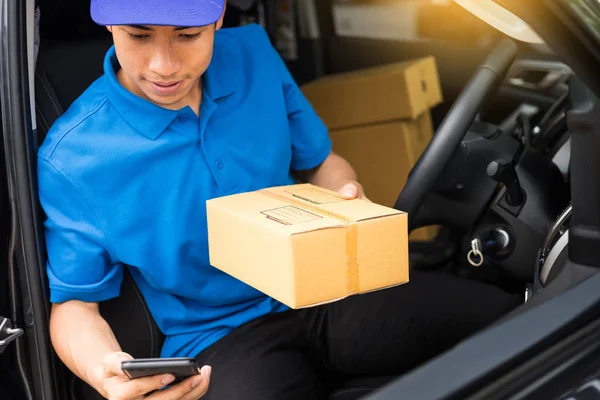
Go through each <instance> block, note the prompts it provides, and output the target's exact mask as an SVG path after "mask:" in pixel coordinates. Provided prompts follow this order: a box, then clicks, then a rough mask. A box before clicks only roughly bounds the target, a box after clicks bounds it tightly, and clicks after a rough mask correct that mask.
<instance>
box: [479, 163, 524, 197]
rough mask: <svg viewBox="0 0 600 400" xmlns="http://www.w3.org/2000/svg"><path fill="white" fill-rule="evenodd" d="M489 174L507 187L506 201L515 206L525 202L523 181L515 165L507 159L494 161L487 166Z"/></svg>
mask: <svg viewBox="0 0 600 400" xmlns="http://www.w3.org/2000/svg"><path fill="white" fill-rule="evenodd" d="M487 174H488V176H489V177H490V178H492V179H493V180H495V181H496V182H498V183H501V184H503V185H504V186H505V187H506V202H507V203H508V204H509V205H511V206H513V207H516V206H519V205H521V203H523V200H524V198H525V196H524V195H523V189H521V183H520V182H519V177H518V176H517V171H515V167H514V166H513V165H512V164H511V163H510V162H507V161H504V160H498V161H492V162H491V163H489V165H488V167H487Z"/></svg>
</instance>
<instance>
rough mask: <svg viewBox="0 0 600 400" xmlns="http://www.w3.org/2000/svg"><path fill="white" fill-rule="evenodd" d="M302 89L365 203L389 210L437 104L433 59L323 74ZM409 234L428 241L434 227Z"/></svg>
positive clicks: (429, 132)
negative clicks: (350, 170)
mask: <svg viewBox="0 0 600 400" xmlns="http://www.w3.org/2000/svg"><path fill="white" fill-rule="evenodd" d="M302 91H303V92H304V95H305V96H306V97H307V98H308V100H309V101H310V102H311V104H312V105H313V107H314V108H315V110H316V112H317V113H318V114H319V116H320V117H321V118H322V119H323V121H324V122H325V124H326V125H327V127H328V128H329V130H330V137H331V140H332V142H333V150H334V151H335V152H336V153H338V154H340V155H341V156H343V157H344V158H345V159H346V160H348V161H349V162H350V163H351V164H352V166H353V167H354V169H355V170H356V172H357V174H358V177H359V180H360V182H361V183H362V184H363V186H364V188H365V191H366V193H367V196H368V197H369V199H371V200H372V201H373V202H375V203H378V204H382V205H384V206H388V207H392V206H393V205H394V203H395V201H396V198H397V197H398V194H399V193H400V191H401V190H402V188H403V187H404V184H405V183H406V179H407V178H408V174H409V172H410V170H411V169H412V167H413V166H414V165H415V163H416V161H417V160H418V158H419V157H420V155H421V153H422V152H423V151H424V150H425V148H426V147H427V145H428V143H429V141H430V140H431V137H432V133H433V127H432V123H431V116H430V109H431V108H433V107H434V106H436V105H438V104H440V103H441V102H442V92H441V88H440V82H439V77H438V72H437V67H436V63H435V59H434V58H433V57H426V58H422V59H416V60H411V61H407V62H401V63H393V64H388V65H384V66H380V67H373V68H368V69H363V70H359V71H354V72H349V73H343V74H335V75H328V76H325V77H323V78H320V79H318V80H315V81H313V82H310V83H308V84H305V85H304V86H303V87H302ZM415 233H416V234H415V235H411V238H413V239H422V240H428V239H431V238H432V237H433V236H434V235H435V234H436V233H437V229H435V228H433V227H432V228H425V229H423V230H420V231H418V232H415Z"/></svg>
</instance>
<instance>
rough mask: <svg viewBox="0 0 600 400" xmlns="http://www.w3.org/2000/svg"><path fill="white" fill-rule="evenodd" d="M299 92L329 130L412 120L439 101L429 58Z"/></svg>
mask: <svg viewBox="0 0 600 400" xmlns="http://www.w3.org/2000/svg"><path fill="white" fill-rule="evenodd" d="M302 91H303V93H304V95H305V96H306V98H307V99H308V100H309V102H310V103H311V104H312V106H313V108H314V109H315V111H316V112H317V114H318V115H319V116H320V117H321V119H322V120H323V122H324V123H325V125H327V127H328V128H329V129H341V128H347V127H352V126H359V125H364V124H370V123H376V122H386V121H392V120H397V119H407V118H408V119H414V118H416V117H417V116H419V115H420V114H422V113H423V112H424V111H426V110H428V109H430V108H432V107H434V106H435V105H437V104H439V103H441V101H442V91H441V87H440V82H439V77H438V72H437V67H436V63H435V59H434V58H433V57H426V58H421V59H416V60H411V61H406V62H401V63H393V64H387V65H383V66H378V67H372V68H366V69H362V70H358V71H352V72H346V73H341V74H335V75H328V76H325V77H322V78H319V79H317V80H315V81H312V82H309V83H307V84H305V85H303V86H302Z"/></svg>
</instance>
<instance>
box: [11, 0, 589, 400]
mask: <svg viewBox="0 0 600 400" xmlns="http://www.w3.org/2000/svg"><path fill="white" fill-rule="evenodd" d="M247 3H248V4H250V6H248V7H246V8H243V9H240V8H236V7H235V6H231V7H229V9H228V14H227V19H226V26H236V25H239V24H240V23H241V21H247V20H248V19H247V16H248V15H249V14H252V13H255V12H257V10H258V9H259V8H260V7H263V8H262V9H264V10H267V12H266V15H267V16H272V15H273V12H272V11H270V10H271V8H270V7H271V6H272V5H273V4H275V3H276V2H271V1H255V2H247ZM335 3H336V2H334V1H322V0H319V1H318V2H315V4H317V5H316V10H317V13H316V15H317V16H318V21H317V26H318V29H319V30H320V36H319V37H318V39H314V38H312V39H311V38H309V39H307V38H306V37H301V38H300V40H301V41H302V45H301V46H300V49H301V54H304V53H308V54H307V55H306V56H305V57H303V56H302V55H301V57H300V58H299V59H297V60H291V61H288V66H289V68H290V71H292V73H293V75H294V76H295V77H296V79H297V81H298V83H299V84H302V83H304V82H307V81H310V80H312V79H315V78H317V77H318V76H320V75H323V74H331V73H338V72H345V71H351V70H356V69H360V68H364V67H368V66H374V65H381V64H385V63H388V62H393V61H399V60H404V59H410V58H416V57H420V56H426V55H434V56H435V57H436V59H437V62H438V65H439V71H440V80H441V84H442V89H443V92H444V98H445V101H444V103H443V104H442V105H440V106H438V107H437V108H436V109H434V110H433V122H434V127H435V128H436V134H435V137H434V140H432V143H431V145H430V147H429V148H428V149H427V152H426V154H424V155H423V157H422V158H421V159H420V160H419V162H418V164H417V165H416V166H415V168H414V169H413V171H412V172H411V178H412V179H411V180H409V183H408V184H407V188H408V189H407V190H403V192H402V194H400V196H399V198H398V201H397V203H396V207H397V208H399V209H402V210H404V211H408V212H409V215H412V217H411V219H410V226H411V229H414V228H418V227H421V226H427V225H434V224H435V225H440V226H442V230H441V231H440V234H439V236H438V237H437V238H436V239H435V240H433V241H431V242H418V241H413V242H411V244H410V249H411V252H410V259H411V265H412V268H421V269H428V270H434V269H435V270H440V269H443V270H447V271H449V272H451V273H455V274H459V275H461V276H464V277H465V278H467V279H477V280H482V281H485V282H489V283H492V284H495V285H498V286H500V287H502V288H503V289H505V290H507V291H510V292H514V293H522V295H523V299H524V303H525V304H524V306H523V308H524V307H527V306H528V305H530V304H535V303H536V301H543V299H544V296H542V295H540V294H544V295H545V297H549V296H553V295H555V294H556V293H560V292H561V291H564V290H566V288H568V287H570V286H572V285H574V284H575V282H577V281H579V280H581V279H583V277H585V276H589V274H590V273H591V272H587V271H583V270H582V269H580V270H577V271H575V272H573V270H569V271H566V269H565V268H562V266H564V265H568V263H567V251H566V249H567V246H566V238H567V236H568V235H567V234H566V233H567V231H568V230H567V225H568V221H569V220H570V217H571V208H570V205H571V174H570V154H571V152H570V149H571V147H570V146H571V138H570V134H569V132H568V129H567V122H566V117H565V116H566V113H567V111H568V110H569V109H570V108H571V107H573V104H572V100H573V98H572V96H569V79H572V74H571V72H570V70H569V69H568V68H567V67H566V66H565V65H564V64H561V63H560V62H558V61H557V59H556V58H555V57H554V55H553V54H552V53H551V52H549V51H548V50H547V49H546V48H544V46H531V45H528V44H525V43H518V44H517V43H515V42H514V41H507V40H506V37H505V36H504V35H502V34H501V33H500V32H497V31H494V30H493V29H492V28H489V27H487V25H485V24H483V23H482V22H481V21H479V20H477V19H476V18H474V17H473V16H472V15H470V14H468V13H466V12H465V11H464V10H462V9H460V7H458V6H456V5H448V6H447V9H444V10H441V7H442V6H440V5H438V6H435V5H434V3H436V2H427V4H426V5H423V6H422V7H421V9H420V12H419V18H421V19H425V21H429V20H435V19H436V18H440V15H441V14H442V13H450V14H444V15H447V16H448V15H450V16H451V17H450V18H448V17H445V18H444V21H445V23H443V24H442V23H439V24H428V23H422V25H421V26H423V27H424V28H422V31H421V32H419V35H420V37H419V38H418V39H389V38H387V39H379V38H361V37H351V36H342V35H339V34H336V33H335V29H336V27H335V21H334V18H333V14H332V13H333V12H334V11H335ZM440 3H444V2H440ZM37 4H38V6H39V7H40V9H41V19H40V26H39V29H40V45H39V53H38V56H37V62H36V68H35V90H36V93H35V118H36V121H37V138H36V139H37V141H38V144H39V143H41V142H42V141H43V140H44V137H45V134H46V133H47V132H48V130H49V128H50V126H52V124H53V122H54V121H55V120H56V119H57V118H58V117H59V116H60V115H61V114H62V113H63V112H64V111H65V110H66V109H67V108H68V107H69V105H70V104H71V103H72V102H73V101H74V100H75V99H76V98H77V97H78V96H79V95H80V94H81V93H82V92H83V91H84V90H85V89H86V88H87V86H88V85H90V84H91V83H92V81H93V80H95V79H96V78H98V77H99V76H100V75H101V74H102V61H103V58H104V55H105V52H106V51H107V50H108V48H109V47H110V46H111V44H112V41H111V37H110V35H109V33H108V32H107V31H106V29H105V28H103V27H100V26H97V25H95V24H94V23H93V21H92V20H91V18H90V17H89V5H88V3H87V2H82V1H76V0H40V1H38V2H37ZM436 7H437V8H436ZM262 9H261V10H262ZM428 18H429V19H428ZM267 21H268V23H267V30H268V32H269V33H273V32H275V31H276V28H274V27H273V26H270V25H268V24H269V23H270V21H269V18H267ZM465 23H469V24H470V25H469V26H471V27H472V28H471V29H472V30H473V31H472V32H471V34H465V33H461V34H458V33H457V30H456V29H455V27H456V25H457V24H465ZM434 25H435V26H434ZM488 28H489V29H488ZM459 32H462V31H459ZM473 32H477V33H478V34H479V36H478V37H485V38H486V40H487V41H484V42H476V41H474V40H473V37H474V35H473ZM442 38H443V39H442ZM315 48H317V49H318V50H319V52H315V51H314V49H315ZM303 50H304V53H303ZM480 66H483V68H481V67H480ZM489 71H492V72H489ZM486 73H488V75H486ZM474 82H475V83H478V85H477V87H475V86H476V85H475V84H474ZM580 90H583V89H580ZM571 91H573V89H572V88H571ZM452 113H454V114H452ZM461 113H462V114H461ZM451 114H452V115H454V116H457V115H458V116H459V117H460V116H461V115H462V118H448V115H451ZM0 118H1V116H0ZM0 126H1V125H0ZM436 138H439V140H438V139H436ZM442 138H443V140H442ZM2 154H3V153H2ZM3 155H4V154H3ZM439 159H442V160H446V161H447V163H440V162H436V160H439ZM1 164H2V166H3V167H4V160H2V163H1ZM444 166H446V167H445V168H444ZM388 172H389V171H388ZM391 173H393V172H391ZM4 186H5V185H3V186H2V188H3V190H4V189H5V187H4ZM8 198H9V193H8V192H7V191H5V192H4V193H2V196H1V201H8ZM0 206H1V207H0V213H2V216H1V220H2V221H3V223H2V224H1V226H0V229H1V230H2V236H1V237H2V240H3V243H2V244H6V247H5V246H1V249H2V251H3V252H2V257H3V260H8V257H9V255H8V253H7V252H4V249H5V248H8V238H9V237H10V226H11V225H10V214H11V213H10V207H9V206H8V205H6V206H5V204H3V203H2V204H0ZM41 234H42V233H40V235H41ZM5 239H6V240H5ZM41 241H42V242H43V238H42V239H41ZM7 263H8V261H7ZM565 271H566V272H565ZM7 278H8V279H7V280H6V282H9V281H10V279H15V277H14V276H7ZM553 282H554V283H553ZM8 293H9V291H5V290H0V294H1V295H2V298H0V310H4V309H8V304H10V302H9V299H8ZM11 295H12V296H16V295H17V294H15V293H11ZM433 295H435V294H433ZM537 299H541V300H537ZM12 304H15V303H14V302H13V303H12ZM5 307H6V308H5ZM100 310H101V313H102V315H103V316H104V317H105V318H106V320H107V321H108V323H109V325H110V326H111V327H112V329H113V330H114V332H115V335H116V337H117V339H118V341H119V343H120V344H121V346H122V348H123V350H124V351H126V352H128V353H130V354H132V355H133V356H134V357H158V356H159V354H160V349H161V345H162V341H163V339H164V337H163V335H162V333H161V332H160V330H159V329H158V327H157V326H156V324H155V323H154V320H153V318H152V316H151V315H150V313H149V311H148V309H147V307H146V305H145V302H144V299H143V298H142V296H141V294H140V292H139V291H138V290H137V288H136V286H135V283H134V281H133V279H132V278H131V276H130V275H129V274H126V278H125V280H124V282H123V287H122V289H121V295H120V296H119V297H118V298H115V299H113V300H110V301H107V302H105V303H102V304H101V305H100ZM12 311H13V313H12V314H13V315H15V316H16V315H17V314H18V312H17V311H16V310H12ZM520 311H521V309H519V310H516V311H515V312H516V313H518V312H520ZM63 369H65V370H64V371H62V373H60V374H58V375H57V376H59V377H64V380H65V381H64V386H65V387H67V388H68V393H69V398H70V400H96V399H101V398H102V397H101V396H100V395H99V394H97V393H96V392H95V391H94V390H93V389H92V388H90V387H89V386H88V385H86V384H85V383H84V382H83V381H81V380H80V379H79V378H77V377H75V376H74V375H73V374H71V373H69V372H68V371H66V368H64V367H63ZM14 373H15V374H16V373H17V372H14ZM394 378H396V377H394V376H378V377H362V376H360V377H352V378H351V379H348V380H346V381H331V382H329V384H330V385H329V386H330V392H331V397H330V398H331V399H338V400H341V399H356V398H360V397H361V396H364V395H366V394H367V393H370V392H372V391H373V390H375V389H377V388H380V387H382V386H384V385H385V384H387V383H388V382H390V381H391V380H393V379H394ZM9 379H10V378H9ZM60 379H63V378H60ZM16 380H17V379H15V381H16ZM0 383H1V381H0ZM2 390H3V389H2V384H0V398H12V397H10V395H6V397H5V396H4V394H3V393H2ZM15 398H18V397H15Z"/></svg>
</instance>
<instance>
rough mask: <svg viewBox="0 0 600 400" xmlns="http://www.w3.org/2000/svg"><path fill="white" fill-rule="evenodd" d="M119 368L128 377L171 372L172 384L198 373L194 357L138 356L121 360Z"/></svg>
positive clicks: (134, 377)
mask: <svg viewBox="0 0 600 400" xmlns="http://www.w3.org/2000/svg"><path fill="white" fill-rule="evenodd" d="M121 368H122V369H123V372H125V375H127V376H128V377H129V379H136V378H143V377H146V376H154V375H162V374H171V375H173V376H174V377H175V381H173V382H172V383H171V385H174V384H176V383H179V382H181V381H183V380H185V379H187V378H189V377H190V376H194V375H199V374H200V368H199V366H198V363H197V362H196V359H195V358H188V357H177V358H138V359H135V360H129V361H123V362H122V363H121Z"/></svg>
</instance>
